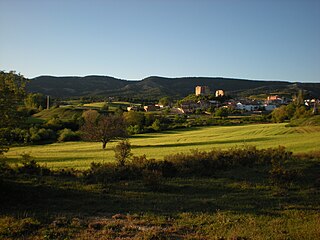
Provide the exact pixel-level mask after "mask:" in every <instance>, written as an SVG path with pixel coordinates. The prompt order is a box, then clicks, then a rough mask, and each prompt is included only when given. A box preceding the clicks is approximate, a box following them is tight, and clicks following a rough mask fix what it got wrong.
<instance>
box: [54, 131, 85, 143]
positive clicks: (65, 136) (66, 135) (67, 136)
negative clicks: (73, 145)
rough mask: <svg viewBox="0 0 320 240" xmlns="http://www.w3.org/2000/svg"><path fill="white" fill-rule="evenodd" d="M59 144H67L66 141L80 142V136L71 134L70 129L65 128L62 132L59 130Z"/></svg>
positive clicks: (74, 133)
mask: <svg viewBox="0 0 320 240" xmlns="http://www.w3.org/2000/svg"><path fill="white" fill-rule="evenodd" d="M58 134H59V137H58V141H59V142H68V141H78V140H80V135H79V134H78V133H76V132H73V131H72V130H71V129H68V128H65V129H63V130H60V131H59V132H58Z"/></svg>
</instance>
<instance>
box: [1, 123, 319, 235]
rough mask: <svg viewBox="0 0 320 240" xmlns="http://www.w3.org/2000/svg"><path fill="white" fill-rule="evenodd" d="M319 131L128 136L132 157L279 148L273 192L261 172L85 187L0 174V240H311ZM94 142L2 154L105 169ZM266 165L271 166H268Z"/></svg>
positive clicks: (74, 180)
mask: <svg viewBox="0 0 320 240" xmlns="http://www.w3.org/2000/svg"><path fill="white" fill-rule="evenodd" d="M319 133H320V128H319V127H309V126H306V127H296V128H288V127H285V124H255V125H244V126H228V127H221V126H219V127H202V128H194V129H183V130H175V131H167V132H162V133H152V134H142V135H137V136H134V137H132V138H131V142H132V144H133V153H134V154H135V155H141V154H146V155H147V156H148V157H154V158H157V159H160V158H162V157H163V156H165V155H168V154H171V153H176V152H181V151H188V149H194V148H198V149H201V150H209V149H211V148H212V147H216V148H222V149H225V148H229V147H231V146H235V145H242V144H244V143H245V144H252V145H256V146H258V147H259V148H267V147H276V146H277V145H284V146H286V147H287V148H288V149H289V150H292V151H293V152H294V153H300V156H301V157H300V159H291V160H290V161H289V162H288V164H287V167H288V170H292V171H293V172H296V173H297V174H296V175H295V177H294V179H293V180H290V181H289V182H286V183H284V184H280V185H275V184H274V183H273V182H272V181H270V174H269V170H270V169H269V168H268V166H265V165H255V166H251V167H244V166H241V167H239V166H238V167H235V168H230V169H229V168H228V169H225V170H219V171H218V170H217V171H215V172H214V174H213V176H212V177H197V178H195V177H183V178H162V179H161V182H160V183H159V188H157V189H153V190H152V188H150V187H148V186H147V185H146V184H145V182H144V180H131V181H117V182H105V183H103V184H92V183H88V182H86V181H85V179H84V178H81V177H72V176H66V175H62V176H59V175H51V176H41V175H31V176H30V175H29V176H28V175H25V174H20V175H19V174H18V173H16V174H13V175H8V176H7V175H3V176H0V189H1V194H0V238H1V239H119V240H121V239H175V240H177V239H178V240H179V239H199V240H200V239H201V240H202V239H208V240H209V239H318V238H319V236H320V229H319V225H320V214H319V212H320V204H319V203H320V191H319V189H320V188H319V187H320V185H319V184H320V179H319V171H320V159H319V157H318V156H319V155H314V156H315V157H308V154H307V153H308V152H310V151H316V150H318V149H317V147H318V146H317V144H316V143H317V142H319V140H320V134H319ZM114 144H115V143H112V144H110V145H109V146H108V150H107V151H103V150H101V149H100V148H101V144H100V143H87V142H69V143H56V144H50V145H42V146H27V147H16V148H11V149H10V151H9V152H8V153H7V154H6V156H7V157H8V160H9V161H10V162H11V163H14V162H16V161H17V159H18V158H19V155H20V154H21V153H23V152H27V153H30V154H31V155H33V156H35V157H36V160H37V161H38V162H40V163H42V164H47V166H49V167H52V168H62V167H75V168H79V169H84V168H87V167H88V166H89V164H90V162H92V161H100V162H101V161H113V158H114V157H113V151H111V147H112V146H113V145H114ZM269 167H270V166H269Z"/></svg>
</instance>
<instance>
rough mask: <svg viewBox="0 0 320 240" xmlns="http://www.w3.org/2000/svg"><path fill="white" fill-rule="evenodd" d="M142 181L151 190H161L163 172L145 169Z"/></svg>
mask: <svg viewBox="0 0 320 240" xmlns="http://www.w3.org/2000/svg"><path fill="white" fill-rule="evenodd" d="M142 182H143V184H144V186H146V187H147V188H150V189H151V190H153V191H155V190H159V189H160V187H161V182H162V173H161V171H158V170H149V169H145V170H143V171H142Z"/></svg>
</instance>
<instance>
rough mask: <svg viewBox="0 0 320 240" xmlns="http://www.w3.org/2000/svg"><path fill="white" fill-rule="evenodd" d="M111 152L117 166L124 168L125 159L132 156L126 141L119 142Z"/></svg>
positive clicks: (128, 143)
mask: <svg viewBox="0 0 320 240" xmlns="http://www.w3.org/2000/svg"><path fill="white" fill-rule="evenodd" d="M113 150H114V156H115V159H116V161H117V163H118V165H119V166H124V165H125V163H126V161H127V159H128V158H130V157H131V156H132V153H131V144H130V142H129V141H128V140H122V141H120V142H119V143H118V144H117V145H116V146H115V147H114V148H113Z"/></svg>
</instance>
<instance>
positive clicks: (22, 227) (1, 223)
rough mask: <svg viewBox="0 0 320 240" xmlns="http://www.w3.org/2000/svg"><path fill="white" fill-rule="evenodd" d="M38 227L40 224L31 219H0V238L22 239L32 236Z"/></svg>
mask: <svg viewBox="0 0 320 240" xmlns="http://www.w3.org/2000/svg"><path fill="white" fill-rule="evenodd" d="M39 227H40V223H39V222H38V221H37V220H35V219H33V218H23V219H16V218H13V217H4V218H1V219H0V238H4V239H7V238H10V239H11V238H13V239H14V238H18V237H19V238H20V237H21V238H22V239H25V238H26V235H30V234H32V233H33V232H34V231H36V230H37V229H38V228H39Z"/></svg>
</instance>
